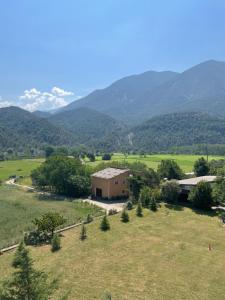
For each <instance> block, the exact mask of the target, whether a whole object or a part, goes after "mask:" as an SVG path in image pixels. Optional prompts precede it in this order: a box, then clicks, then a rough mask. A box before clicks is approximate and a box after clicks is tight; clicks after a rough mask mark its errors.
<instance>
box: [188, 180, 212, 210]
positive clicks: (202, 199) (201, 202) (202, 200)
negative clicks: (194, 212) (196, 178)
mask: <svg viewBox="0 0 225 300" xmlns="http://www.w3.org/2000/svg"><path fill="white" fill-rule="evenodd" d="M188 199H189V200H190V201H191V202H192V203H193V205H194V207H196V208H200V209H210V208H211V206H212V204H213V198H212V188H211V186H210V184H209V183H208V182H205V181H201V182H199V183H198V184H197V186H196V187H195V188H193V189H192V190H191V192H190V194H189V197H188Z"/></svg>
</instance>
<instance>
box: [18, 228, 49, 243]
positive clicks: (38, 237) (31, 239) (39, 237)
mask: <svg viewBox="0 0 225 300" xmlns="http://www.w3.org/2000/svg"><path fill="white" fill-rule="evenodd" d="M50 242H51V235H50V234H48V233H46V232H42V231H38V230H35V231H31V232H29V233H25V235H24V243H25V245H30V246H38V245H43V244H49V243H50Z"/></svg>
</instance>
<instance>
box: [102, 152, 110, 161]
mask: <svg viewBox="0 0 225 300" xmlns="http://www.w3.org/2000/svg"><path fill="white" fill-rule="evenodd" d="M111 158H112V155H111V154H110V153H105V154H103V155H102V160H111Z"/></svg>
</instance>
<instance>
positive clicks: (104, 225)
mask: <svg viewBox="0 0 225 300" xmlns="http://www.w3.org/2000/svg"><path fill="white" fill-rule="evenodd" d="M100 229H101V230H102V231H107V230H110V224H109V220H108V218H107V216H106V215H105V216H104V217H103V218H102V221H101V224H100Z"/></svg>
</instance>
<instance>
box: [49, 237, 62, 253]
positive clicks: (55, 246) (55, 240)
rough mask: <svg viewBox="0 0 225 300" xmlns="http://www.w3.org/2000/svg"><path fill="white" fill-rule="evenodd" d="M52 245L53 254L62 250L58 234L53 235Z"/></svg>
mask: <svg viewBox="0 0 225 300" xmlns="http://www.w3.org/2000/svg"><path fill="white" fill-rule="evenodd" d="M51 245H52V249H51V250H52V252H55V251H58V250H59V249H60V248H61V239H60V236H59V235H58V234H57V233H55V234H54V235H53V238H52V242H51Z"/></svg>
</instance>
